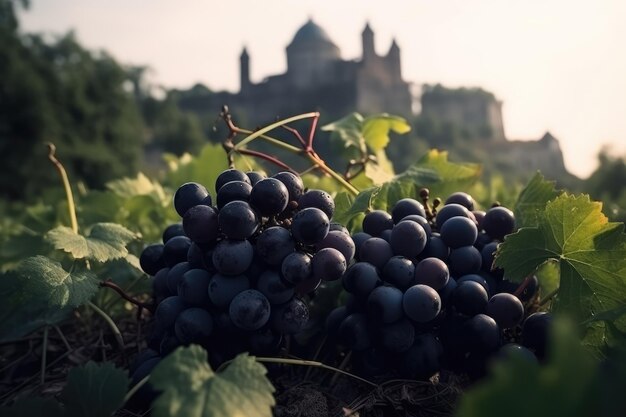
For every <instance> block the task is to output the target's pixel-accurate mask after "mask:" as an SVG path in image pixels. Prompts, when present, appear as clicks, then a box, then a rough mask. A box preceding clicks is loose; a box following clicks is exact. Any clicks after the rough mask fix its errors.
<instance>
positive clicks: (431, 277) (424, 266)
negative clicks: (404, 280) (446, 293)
mask: <svg viewBox="0 0 626 417" xmlns="http://www.w3.org/2000/svg"><path fill="white" fill-rule="evenodd" d="M449 279H450V271H448V266H447V265H446V263H445V262H444V261H442V260H441V259H437V258H425V259H422V260H421V261H419V263H418V264H417V265H416V266H415V280H414V282H415V283H416V284H424V285H428V286H429V287H432V288H434V289H435V290H437V291H439V290H441V289H442V288H444V287H445V286H446V284H447V283H448V280H449Z"/></svg>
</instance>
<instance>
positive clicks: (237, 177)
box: [215, 169, 251, 192]
mask: <svg viewBox="0 0 626 417" xmlns="http://www.w3.org/2000/svg"><path fill="white" fill-rule="evenodd" d="M231 181H243V182H245V183H248V184H251V183H250V179H249V178H248V176H247V175H246V174H244V173H243V172H241V171H239V170H236V169H227V170H226V171H222V173H220V175H218V176H217V179H216V180H215V191H217V192H219V191H220V188H222V186H223V185H224V184H226V183H228V182H231Z"/></svg>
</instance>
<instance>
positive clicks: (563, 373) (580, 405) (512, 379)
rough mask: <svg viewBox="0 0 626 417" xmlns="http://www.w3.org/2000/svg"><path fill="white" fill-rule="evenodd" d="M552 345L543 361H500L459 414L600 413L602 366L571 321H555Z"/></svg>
mask: <svg viewBox="0 0 626 417" xmlns="http://www.w3.org/2000/svg"><path fill="white" fill-rule="evenodd" d="M550 346H551V350H550V353H549V357H548V361H547V363H546V364H544V365H542V366H538V365H536V364H533V363H529V362H528V360H527V359H525V358H519V357H512V358H510V359H509V360H506V361H501V362H498V363H495V364H494V365H493V366H492V373H491V377H490V378H487V379H485V380H484V382H482V383H480V384H478V385H476V386H475V387H474V388H471V389H469V390H468V391H467V392H466V393H465V394H464V395H463V397H462V398H461V403H460V404H459V408H458V411H457V414H456V415H457V417H500V416H502V415H503V414H504V415H507V416H509V417H528V416H533V417H561V416H562V417H570V416H590V415H597V406H598V405H599V404H597V402H598V395H596V391H595V390H594V386H593V385H594V379H595V376H596V373H597V371H598V368H597V366H596V363H595V361H594V360H593V359H592V357H591V356H590V355H589V354H588V353H587V352H586V351H585V350H584V349H583V348H582V347H581V345H580V342H579V340H578V339H577V337H576V336H575V331H574V330H573V329H572V326H571V325H568V323H567V322H563V321H561V320H557V321H555V322H554V325H553V331H552V338H551V340H550ZM511 404H515V406H514V407H512V406H511Z"/></svg>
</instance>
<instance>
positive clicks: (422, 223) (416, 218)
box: [398, 214, 433, 240]
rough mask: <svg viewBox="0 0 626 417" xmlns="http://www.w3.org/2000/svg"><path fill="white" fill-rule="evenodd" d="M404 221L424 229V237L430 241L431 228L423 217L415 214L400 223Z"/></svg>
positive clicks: (404, 218)
mask: <svg viewBox="0 0 626 417" xmlns="http://www.w3.org/2000/svg"><path fill="white" fill-rule="evenodd" d="M405 220H409V221H412V222H415V223H417V224H419V225H420V226H422V227H423V228H424V231H425V232H426V237H427V238H428V240H430V235H432V234H433V228H432V227H431V226H430V223H428V220H426V218H425V217H423V216H420V215H417V214H411V215H409V216H406V217H403V218H402V219H401V220H400V221H405ZM398 223H399V222H398Z"/></svg>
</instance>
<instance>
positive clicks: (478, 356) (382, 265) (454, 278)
mask: <svg viewBox="0 0 626 417" xmlns="http://www.w3.org/2000/svg"><path fill="white" fill-rule="evenodd" d="M421 194H422V197H423V201H424V204H422V203H421V202H419V201H417V200H415V199H411V198H405V199H402V200H399V201H398V202H397V203H396V204H395V205H394V206H393V207H392V209H391V213H387V212H386V211H383V210H374V211H371V212H369V213H367V214H366V215H365V217H364V219H363V223H362V229H363V231H362V232H358V233H355V234H354V235H353V236H352V238H353V241H354V243H355V249H356V250H355V262H354V263H353V264H352V265H350V266H349V268H348V269H347V270H346V272H345V274H344V275H343V277H342V284H343V288H344V290H345V294H344V295H345V298H344V300H345V302H344V303H343V305H341V306H339V307H337V308H335V309H334V310H333V311H332V312H331V313H330V314H329V315H328V317H327V320H326V329H327V332H328V334H329V336H330V337H331V338H334V339H335V340H336V341H337V342H338V343H339V344H341V345H343V346H345V347H347V348H348V349H351V350H352V351H353V356H352V357H353V367H354V369H355V371H357V372H361V373H363V374H364V375H368V376H382V375H387V374H389V373H390V372H395V373H397V374H400V375H401V376H403V377H406V378H417V379H427V378H430V377H431V376H433V375H434V374H435V373H436V372H438V371H440V370H442V369H447V370H451V371H453V372H456V373H467V374H468V375H470V377H472V378H475V377H480V376H482V375H483V374H484V373H485V371H486V369H487V364H488V362H489V361H491V360H493V359H494V358H498V357H502V356H508V355H519V356H520V357H524V358H526V359H528V360H529V361H534V362H537V360H538V359H539V360H541V359H543V357H544V355H545V350H546V339H547V332H548V326H549V323H550V321H551V318H550V315H549V314H548V313H534V314H532V315H530V316H528V317H527V318H526V319H525V321H524V318H525V307H524V302H527V301H529V300H530V299H531V298H532V297H533V295H534V294H535V292H536V290H537V287H538V283H537V279H536V277H532V278H529V280H527V282H526V283H525V288H524V289H523V291H521V293H519V294H518V295H517V296H516V295H514V294H513V293H515V292H516V291H517V290H518V287H519V284H517V283H513V282H510V281H509V280H507V279H506V278H505V276H504V273H503V271H502V270H500V269H497V268H496V269H494V268H493V267H492V265H493V260H494V253H495V251H496V248H497V245H498V243H499V242H501V241H502V240H503V239H504V237H505V236H506V235H508V234H510V233H513V232H514V231H515V218H514V215H513V212H512V211H511V210H509V209H507V208H505V207H501V206H494V207H492V208H490V209H489V210H487V211H486V212H484V211H479V210H475V207H474V205H475V204H474V200H473V198H472V197H471V196H470V195H468V194H466V193H462V192H457V193H454V194H452V195H450V196H449V197H448V199H447V200H446V201H445V205H443V207H441V208H440V209H439V210H438V212H437V211H435V208H436V207H438V205H439V204H440V201H439V200H436V202H435V204H433V209H431V208H430V207H429V206H428V191H427V190H422V193H421ZM437 203H439V204H437Z"/></svg>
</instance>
